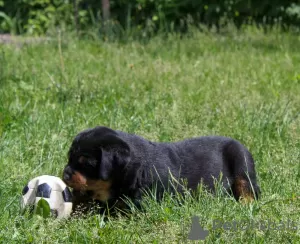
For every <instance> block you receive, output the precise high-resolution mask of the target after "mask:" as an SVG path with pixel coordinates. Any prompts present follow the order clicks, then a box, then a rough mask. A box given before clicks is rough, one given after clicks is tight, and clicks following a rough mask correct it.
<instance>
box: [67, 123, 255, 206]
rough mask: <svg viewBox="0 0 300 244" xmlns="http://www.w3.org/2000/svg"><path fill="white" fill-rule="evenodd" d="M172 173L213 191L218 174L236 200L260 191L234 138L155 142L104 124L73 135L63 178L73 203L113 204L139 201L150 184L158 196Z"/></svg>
mask: <svg viewBox="0 0 300 244" xmlns="http://www.w3.org/2000/svg"><path fill="white" fill-rule="evenodd" d="M170 175H172V176H173V178H175V179H177V180H179V179H184V180H185V181H186V183H187V187H188V188H190V189H192V190H195V189H196V188H197V186H198V184H199V183H200V182H203V184H204V185H206V186H207V187H208V188H209V189H211V190H214V186H215V182H214V179H220V175H221V176H222V179H221V182H222V184H223V186H224V188H225V189H226V190H228V192H231V193H232V194H233V196H234V197H235V199H237V200H239V199H241V198H242V199H255V198H257V196H258V194H259V192H260V190H259V187H258V185H257V181H256V173H255V166H254V161H253V159H252V156H251V154H250V153H249V151H248V150H247V149H246V148H245V147H244V146H243V145H242V144H241V143H239V142H238V141H236V140H233V139H231V138H226V137H220V136H208V137H197V138H191V139H187V140H183V141H180V142H175V143H156V142H151V141H148V140H146V139H144V138H142V137H139V136H137V135H133V134H128V133H125V132H121V131H116V130H112V129H110V128H107V127H102V126H99V127H95V128H93V129H88V130H85V131H82V132H81V133H79V134H78V135H77V136H76V137H75V139H74V140H73V143H72V145H71V148H70V150H69V161H68V164H67V165H66V167H65V169H64V173H63V179H64V181H65V182H66V184H67V185H68V186H70V187H71V188H73V189H74V191H73V192H74V205H75V206H77V205H78V204H79V203H81V202H82V203H85V202H87V201H89V199H94V200H98V201H99V202H102V203H105V202H106V203H109V204H111V205H113V204H114V203H115V202H117V201H119V200H120V199H121V198H124V197H127V198H129V199H132V201H133V202H139V200H140V199H141V197H142V192H143V191H144V190H147V189H151V188H152V187H156V192H157V197H158V198H159V197H160V196H161V194H162V193H163V192H164V190H166V189H171V188H173V189H174V184H173V185H172V187H171V188H170V187H169V186H170ZM176 190H177V191H180V190H181V187H180V185H179V186H178V188H177V189H176Z"/></svg>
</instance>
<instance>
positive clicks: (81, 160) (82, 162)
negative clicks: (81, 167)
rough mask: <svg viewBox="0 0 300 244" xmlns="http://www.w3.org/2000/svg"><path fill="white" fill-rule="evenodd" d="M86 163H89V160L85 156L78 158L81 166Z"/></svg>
mask: <svg viewBox="0 0 300 244" xmlns="http://www.w3.org/2000/svg"><path fill="white" fill-rule="evenodd" d="M86 161H87V158H86V157H84V156H80V157H79V158H78V163H80V164H84V163H85V162H86Z"/></svg>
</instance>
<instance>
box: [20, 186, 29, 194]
mask: <svg viewBox="0 0 300 244" xmlns="http://www.w3.org/2000/svg"><path fill="white" fill-rule="evenodd" d="M28 191H29V187H28V186H24V188H23V190H22V195H23V196H24V195H25V194H26V193H27V192H28Z"/></svg>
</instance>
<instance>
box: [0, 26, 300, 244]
mask: <svg viewBox="0 0 300 244" xmlns="http://www.w3.org/2000/svg"><path fill="white" fill-rule="evenodd" d="M62 40H63V41H62V42H59V41H58V40H56V39H54V40H53V41H49V42H47V43H36V44H34V43H32V44H27V45H15V44H0V179H1V184H0V209H2V211H1V213H0V215H1V216H0V242H1V243H15V242H16V243H188V242H190V243H192V241H188V240H187V237H188V234H189V231H190V229H191V222H192V217H193V216H198V217H199V222H200V224H201V225H202V227H203V228H204V229H206V230H208V231H209V235H208V237H207V238H206V242H208V243H212V242H214V243H215V242H217V243H238V242H241V241H243V242H253V243H276V242H278V243H292V242H293V243H296V242H298V241H299V240H300V222H299V221H298V220H299V212H300V198H299V197H300V190H299V187H298V186H299V179H300V175H299V174H300V150H299V149H300V117H299V112H300V48H299V46H300V37H299V36H295V35H292V34H280V33H277V32H275V31H274V32H271V33H269V34H263V33H262V32H260V31H257V30H256V31H253V30H252V31H245V32H243V33H240V34H238V33H233V34H231V35H217V34H208V33H206V34H204V33H199V32H194V33H193V34H191V35H189V36H188V37H181V38H180V37H177V36H175V35H174V36H169V37H168V38H163V37H156V38H153V39H152V40H150V41H149V42H147V43H140V42H130V43H123V44H120V43H105V42H101V41H93V40H82V41H76V40H75V39H74V38H72V37H69V36H66V37H63V38H62ZM95 125H105V126H109V127H112V128H114V129H119V130H124V131H126V132H130V133H136V134H139V135H141V136H144V137H146V138H148V139H149V140H154V141H176V140H181V139H184V138H188V137H194V136H200V135H223V136H230V137H233V138H235V139H238V140H240V141H241V142H242V143H244V144H245V145H246V146H247V147H248V148H249V149H250V151H251V152H252V153H253V156H254V159H255V161H256V170H257V172H258V180H259V185H260V187H261V191H262V196H261V198H260V199H259V201H257V202H254V203H251V204H246V205H245V204H241V203H238V202H236V201H235V200H234V199H233V198H231V197H230V196H224V195H222V194H221V193H220V194H219V193H217V194H216V195H215V196H213V195H210V194H209V193H207V192H205V191H204V190H203V189H202V188H201V187H199V191H198V193H197V195H196V196H195V197H191V196H189V195H188V194H187V197H186V201H185V203H184V204H183V205H181V204H179V203H178V201H176V198H178V197H179V196H175V197H173V196H170V195H166V197H165V199H164V201H163V202H162V203H160V204H158V203H156V202H155V201H154V200H153V199H152V198H151V197H150V196H149V197H147V198H145V202H144V204H145V206H146V208H147V211H146V212H140V211H137V210H134V209H133V211H132V213H131V214H130V215H128V216H123V215H118V216H112V217H109V218H108V220H106V221H103V216H100V215H91V216H86V217H85V218H74V219H68V220H63V221H57V220H54V219H47V220H45V221H44V220H42V219H40V218H38V217H33V218H28V217H26V216H25V217H24V216H22V215H21V214H20V212H19V199H20V195H21V191H22V188H23V186H24V185H25V184H26V183H27V182H28V181H29V180H30V179H31V178H33V177H36V176H38V175H42V174H51V175H56V176H61V172H62V169H63V167H64V166H65V164H66V160H67V151H68V148H69V146H70V143H71V141H72V139H73V137H74V136H75V135H76V134H77V133H78V132H79V131H81V130H83V129H85V128H88V127H93V126H95ZM216 220H218V221H223V222H225V221H227V222H229V223H232V222H233V221H242V222H243V223H244V225H243V226H245V225H246V227H247V226H248V227H249V225H250V223H253V222H254V223H264V222H265V221H267V222H269V223H271V225H270V226H269V227H268V228H258V227H257V226H256V227H253V228H252V227H251V228H250V227H249V228H243V226H241V227H239V228H237V229H230V230H228V228H227V227H228V226H227V227H226V226H225V227H226V228H217V229H216V228H214V223H216V222H215V221H216ZM288 222H292V223H293V228H289V227H288V226H287V223H288ZM272 223H273V224H272ZM275 228H276V229H275Z"/></svg>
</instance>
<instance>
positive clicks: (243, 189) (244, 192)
mask: <svg viewBox="0 0 300 244" xmlns="http://www.w3.org/2000/svg"><path fill="white" fill-rule="evenodd" d="M235 191H236V193H237V195H238V196H240V200H241V202H243V203H249V202H252V201H253V200H254V196H253V193H252V192H251V190H249V187H248V182H247V181H246V180H245V179H243V178H241V177H238V178H237V179H236V180H235Z"/></svg>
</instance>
